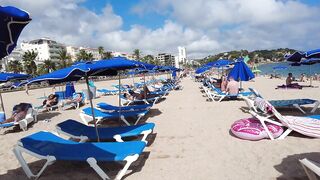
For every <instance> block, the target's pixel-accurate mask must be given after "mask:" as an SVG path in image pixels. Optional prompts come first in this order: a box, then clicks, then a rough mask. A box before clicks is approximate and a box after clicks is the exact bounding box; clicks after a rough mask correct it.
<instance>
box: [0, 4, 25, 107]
mask: <svg viewBox="0 0 320 180" xmlns="http://www.w3.org/2000/svg"><path fill="white" fill-rule="evenodd" d="M30 21H31V18H30V17H29V14H28V13H27V12H25V11H23V10H20V9H18V8H16V7H12V6H0V59H2V58H4V57H6V56H8V55H9V54H10V53H11V52H12V51H13V49H14V48H15V47H16V46H17V41H18V38H19V36H20V34H21V32H22V30H23V28H24V27H25V26H26V25H27V24H28V23H29V22H30ZM10 77H11V76H10ZM0 100H1V107H2V110H3V111H4V108H3V101H2V96H1V93H0Z"/></svg>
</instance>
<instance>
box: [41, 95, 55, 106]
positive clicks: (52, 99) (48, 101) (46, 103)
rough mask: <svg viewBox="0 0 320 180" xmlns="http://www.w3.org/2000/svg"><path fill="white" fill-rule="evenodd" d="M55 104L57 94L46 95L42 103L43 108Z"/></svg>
mask: <svg viewBox="0 0 320 180" xmlns="http://www.w3.org/2000/svg"><path fill="white" fill-rule="evenodd" d="M57 104H58V96H56V95H54V94H50V95H49V96H48V99H46V100H44V101H43V103H42V105H43V107H44V108H49V107H52V106H54V105H57Z"/></svg>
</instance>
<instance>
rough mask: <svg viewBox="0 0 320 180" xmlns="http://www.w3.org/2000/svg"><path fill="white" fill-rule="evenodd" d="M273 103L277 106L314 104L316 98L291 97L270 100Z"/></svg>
mask: <svg viewBox="0 0 320 180" xmlns="http://www.w3.org/2000/svg"><path fill="white" fill-rule="evenodd" d="M269 102H270V104H271V105H273V106H275V107H285V106H293V105H294V104H297V105H306V104H314V103H315V102H316V100H313V99H290V100H271V101H269Z"/></svg>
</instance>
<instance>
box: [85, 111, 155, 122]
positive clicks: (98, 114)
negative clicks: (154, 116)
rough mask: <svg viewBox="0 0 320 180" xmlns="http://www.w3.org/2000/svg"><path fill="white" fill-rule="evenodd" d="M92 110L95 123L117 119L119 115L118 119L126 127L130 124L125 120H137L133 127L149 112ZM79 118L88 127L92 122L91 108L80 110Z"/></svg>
mask: <svg viewBox="0 0 320 180" xmlns="http://www.w3.org/2000/svg"><path fill="white" fill-rule="evenodd" d="M93 110H94V115H95V118H96V119H97V123H99V122H100V121H103V120H106V119H115V118H119V115H120V119H121V120H122V121H123V122H124V123H126V125H128V126H130V124H129V122H128V121H127V120H126V118H137V120H136V122H135V123H134V125H136V124H137V123H138V122H139V120H140V119H141V118H142V117H143V116H145V115H146V114H147V113H148V112H149V110H136V111H121V112H119V111H118V112H103V111H100V110H99V109H96V108H94V109H93ZM80 117H81V119H82V121H83V122H84V123H85V124H87V125H88V124H89V122H91V121H92V120H93V119H92V110H91V108H90V107H87V108H84V109H82V111H81V113H80Z"/></svg>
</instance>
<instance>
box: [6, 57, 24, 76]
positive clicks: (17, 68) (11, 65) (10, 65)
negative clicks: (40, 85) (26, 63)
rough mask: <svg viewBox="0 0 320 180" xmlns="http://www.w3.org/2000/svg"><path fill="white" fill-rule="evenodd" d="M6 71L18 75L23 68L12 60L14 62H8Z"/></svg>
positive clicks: (16, 61)
mask: <svg viewBox="0 0 320 180" xmlns="http://www.w3.org/2000/svg"><path fill="white" fill-rule="evenodd" d="M7 67H8V70H9V71H11V72H14V73H20V72H22V71H23V67H22V64H21V62H20V61H18V60H14V61H9V63H8V66H7Z"/></svg>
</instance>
